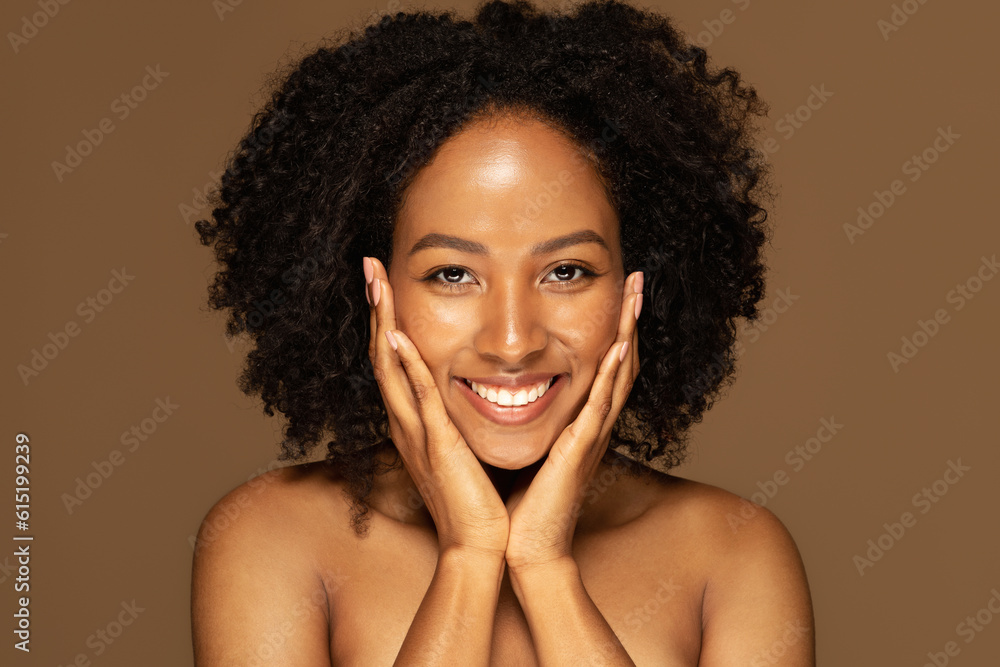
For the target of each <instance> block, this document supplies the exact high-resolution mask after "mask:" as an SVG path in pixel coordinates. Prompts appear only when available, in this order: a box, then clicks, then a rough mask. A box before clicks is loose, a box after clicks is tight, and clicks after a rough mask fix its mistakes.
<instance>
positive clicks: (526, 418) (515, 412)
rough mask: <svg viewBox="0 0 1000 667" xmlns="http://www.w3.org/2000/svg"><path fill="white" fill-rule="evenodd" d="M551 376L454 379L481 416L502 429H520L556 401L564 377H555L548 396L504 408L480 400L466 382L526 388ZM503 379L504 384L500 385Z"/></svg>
mask: <svg viewBox="0 0 1000 667" xmlns="http://www.w3.org/2000/svg"><path fill="white" fill-rule="evenodd" d="M550 377H553V376H552V375H546V374H544V373H542V374H539V373H536V374H534V375H521V376H518V377H515V378H504V377H500V376H496V377H484V378H465V379H463V378H460V377H455V378H454V379H453V381H454V382H455V384H456V385H458V388H459V391H461V392H462V395H463V396H465V398H466V400H468V401H469V402H470V403H472V407H474V408H475V409H476V411H477V412H479V414H481V415H482V416H484V417H486V418H487V419H489V420H490V421H492V422H495V423H497V424H500V425H502V426H520V425H521V424H527V423H529V422H531V421H534V420H535V419H537V418H538V417H539V416H540V415H541V414H542V413H543V412H545V410H546V408H548V407H549V405H550V404H551V403H552V401H554V400H555V398H556V394H558V393H559V391H560V390H561V389H562V386H563V385H564V384H566V382H565V375H564V374H562V373H560V374H559V375H556V376H555V380H553V381H552V386H550V387H549V388H548V390H546V392H545V395H543V396H542V397H541V398H539V399H538V400H536V401H535V402H534V403H528V404H527V405H519V406H516V407H515V406H508V407H505V406H502V405H497V404H495V403H490V402H489V401H487V400H486V399H484V398H481V397H480V396H479V394H477V393H475V392H474V391H472V387H470V386H469V385H467V384H465V380H466V379H468V380H471V381H472V382H475V383H476V384H495V385H499V386H506V387H523V386H525V385H527V384H533V383H535V382H542V381H543V380H548V379H549V378H550ZM497 380H501V382H497Z"/></svg>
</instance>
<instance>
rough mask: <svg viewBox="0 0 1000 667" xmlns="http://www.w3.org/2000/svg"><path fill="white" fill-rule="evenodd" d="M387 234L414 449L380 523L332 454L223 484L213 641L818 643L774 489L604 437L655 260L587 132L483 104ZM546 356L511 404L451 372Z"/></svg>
mask: <svg viewBox="0 0 1000 667" xmlns="http://www.w3.org/2000/svg"><path fill="white" fill-rule="evenodd" d="M554 184H558V186H556V185H554ZM543 192H545V193H548V194H549V196H550V198H549V199H545V198H540V197H539V195H540V193H543ZM552 193H556V194H555V195H553V194H552ZM530 202H543V203H544V202H549V203H548V204H546V205H545V206H540V207H538V208H534V209H533V208H531V207H530V206H527V205H526V203H530ZM526 212H530V215H526ZM595 237H596V239H599V240H598V241H595V240H594V239H595ZM557 239H563V241H562V242H561V243H552V242H553V241H554V240H557ZM587 239H589V240H587ZM574 241H575V242H574ZM546 244H548V245H546ZM532 251H537V252H532ZM392 257H393V260H392V262H391V266H390V267H389V269H388V271H387V269H386V267H384V266H383V265H382V264H381V263H380V262H379V261H378V260H377V259H372V258H365V262H364V266H363V267H362V269H363V270H364V273H365V278H366V284H367V293H366V296H367V298H368V300H369V304H370V306H371V322H370V325H371V329H372V336H371V343H370V348H369V357H370V359H371V361H372V364H373V368H374V369H375V377H376V380H377V382H378V384H379V388H380V391H381V394H382V397H383V401H384V403H385V406H386V410H387V412H388V414H389V426H390V434H391V436H392V440H393V443H394V445H395V447H396V449H397V451H398V452H399V455H400V456H401V458H402V459H403V462H404V469H402V470H398V471H395V472H391V473H388V474H386V475H384V476H382V477H381V478H379V479H378V480H376V487H375V489H374V490H373V493H372V496H371V499H370V500H371V507H372V509H373V516H372V526H371V530H370V533H369V536H368V537H367V538H365V539H363V540H361V539H359V538H357V537H356V536H355V535H354V534H353V533H352V532H351V530H350V528H349V526H347V525H346V524H347V519H346V518H347V515H348V503H346V502H345V500H344V498H343V497H341V495H340V494H339V493H335V492H334V491H340V490H342V489H343V484H342V483H341V482H340V480H338V479H337V478H336V477H335V476H334V475H331V474H330V472H329V470H328V469H327V468H324V467H322V466H318V465H316V464H311V465H303V466H293V467H292V468H289V469H284V470H278V471H274V472H273V473H268V474H266V475H263V476H261V477H259V478H255V479H254V480H252V481H251V482H249V483H248V484H245V485H243V486H241V487H239V488H238V489H236V490H234V491H233V492H232V493H230V494H229V495H228V496H227V497H226V498H224V499H223V500H222V501H220V502H219V503H218V504H217V505H216V507H215V508H213V510H212V511H211V512H210V513H209V515H208V516H207V517H206V519H205V522H204V523H203V525H202V529H201V531H200V533H199V546H198V549H197V550H196V554H195V568H194V577H193V579H194V581H193V599H192V608H193V622H194V640H195V655H196V662H197V664H198V665H213V666H214V665H237V664H239V665H244V664H268V665H330V664H365V665H377V664H386V665H388V664H397V665H411V664H421V665H430V664H442V665H445V664H447V665H450V664H462V665H465V664H470V665H490V664H496V665H504V664H511V665H522V664H524V665H530V664H540V665H563V664H566V665H570V664H573V665H576V664H602V665H632V664H640V665H645V664H649V665H702V666H704V667H717V666H722V665H736V664H745V665H755V664H761V665H765V664H766V665H793V666H796V667H800V666H807V665H813V664H814V662H815V661H814V639H813V619H812V609H811V603H810V600H809V592H808V585H807V583H806V578H805V572H804V569H803V567H802V563H801V559H800V558H799V555H798V551H797V549H796V548H795V545H794V542H793V541H792V539H791V537H790V536H789V535H788V532H787V531H786V530H785V529H784V527H783V526H782V525H781V523H780V522H779V521H778V520H777V519H776V518H775V517H774V515H773V514H771V513H770V512H769V511H767V510H766V509H764V508H761V507H756V506H752V511H750V512H748V504H747V503H746V501H743V500H742V499H740V498H738V497H737V496H735V495H733V494H730V493H728V492H725V491H722V490H721V489H716V488H715V487H711V486H708V485H704V484H698V483H695V482H690V481H687V480H682V479H680V478H677V477H673V476H669V475H661V474H659V473H655V472H652V471H650V472H649V473H648V474H646V475H644V476H643V477H642V478H639V479H633V478H629V477H627V476H618V475H616V474H615V471H614V470H612V469H610V467H609V466H608V465H607V464H604V463H603V462H602V461H601V457H602V454H603V453H604V451H605V450H606V448H607V447H608V445H609V442H610V436H611V427H612V425H613V424H614V421H615V419H616V418H617V416H618V414H619V413H620V411H621V408H622V406H623V405H624V403H625V400H626V398H627V396H628V394H629V392H630V391H631V389H632V386H633V382H634V380H635V377H636V375H637V373H638V370H639V356H638V355H639V349H638V348H639V345H638V334H637V329H636V321H637V318H638V317H639V316H640V313H641V308H642V289H643V284H642V283H643V277H642V274H641V273H638V272H637V273H633V274H631V275H629V276H628V277H627V278H626V277H625V276H624V275H623V272H622V267H621V252H620V243H619V239H618V221H617V218H616V216H615V214H614V211H613V209H612V208H611V206H610V204H609V203H608V201H607V198H606V196H605V195H604V191H603V189H602V187H601V185H600V182H599V180H598V178H597V176H596V172H595V171H594V170H593V167H591V166H590V164H589V162H588V161H587V160H586V159H585V158H583V157H582V155H581V153H580V152H579V151H578V150H576V149H575V147H574V145H573V144H572V143H571V142H569V141H568V140H567V139H566V138H565V137H563V136H561V135H560V134H558V133H556V132H554V131H553V130H551V129H549V128H548V127H546V126H544V125H542V124H540V123H538V122H537V121H530V120H524V119H504V120H503V121H502V122H496V123H484V124H476V125H472V126H470V127H467V128H465V129H464V130H463V131H462V132H461V133H459V134H457V135H455V136H454V137H452V138H450V139H449V140H448V141H447V142H446V143H445V144H444V145H443V146H442V147H441V149H440V150H439V151H438V153H437V155H436V156H435V159H434V161H433V162H432V163H431V164H429V165H427V166H426V167H425V168H424V169H423V170H422V171H421V172H420V173H419V174H418V175H417V178H416V179H415V180H414V182H413V183H412V184H411V186H410V188H409V189H408V190H407V192H406V198H405V201H404V205H403V207H402V209H401V211H400V215H399V218H398V220H397V225H396V228H395V230H394V238H393V254H392ZM572 267H578V268H572ZM563 278H566V279H565V280H563ZM540 372H544V373H545V374H553V375H555V374H561V375H562V376H563V382H564V384H563V386H562V387H561V389H560V391H559V393H558V394H557V395H555V399H554V400H553V401H552V403H551V404H550V405H549V406H548V407H547V408H546V410H545V412H544V413H543V414H542V415H541V416H540V417H539V418H537V419H535V420H533V421H532V422H529V423H528V424H522V425H518V426H502V425H499V424H496V423H494V422H492V421H490V420H488V419H486V418H485V417H483V415H481V414H479V412H478V411H476V410H475V409H474V407H473V406H472V405H471V404H470V403H469V401H470V399H469V397H468V395H467V394H465V393H463V391H462V388H461V386H460V385H459V383H460V382H462V380H461V379H460V378H463V377H480V376H490V375H515V376H516V375H519V374H522V373H540ZM472 400H475V399H472ZM608 479H613V480H614V481H613V482H611V483H610V484H609V483H606V482H600V481H599V480H608ZM255 484H256V486H253V485H255ZM415 495H416V496H418V497H419V499H420V502H418V503H411V502H410V501H411V500H412V499H413V498H414V497H415ZM734 516H736V517H744V518H742V519H740V521H741V523H739V524H738V525H737V526H736V527H734V524H733V523H732V520H731V519H730V517H734ZM654 582H655V583H654ZM657 586H658V587H657ZM654 589H655V590H654ZM379 591H384V592H383V593H382V594H381V595H380V594H379ZM372 628H374V629H372ZM376 630H377V633H376ZM366 633H375V634H370V635H369V634H366ZM262 637H271V641H269V642H264V643H262V640H261V638H262Z"/></svg>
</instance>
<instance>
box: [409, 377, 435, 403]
mask: <svg viewBox="0 0 1000 667" xmlns="http://www.w3.org/2000/svg"><path fill="white" fill-rule="evenodd" d="M411 386H412V387H413V396H414V398H416V399H417V401H418V402H420V403H423V402H425V401H426V400H427V399H428V397H429V396H430V395H431V389H432V387H428V386H427V385H425V384H424V383H422V382H414V383H412V385H411Z"/></svg>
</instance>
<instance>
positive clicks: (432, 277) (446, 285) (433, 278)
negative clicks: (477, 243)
mask: <svg viewBox="0 0 1000 667" xmlns="http://www.w3.org/2000/svg"><path fill="white" fill-rule="evenodd" d="M564 267H569V268H573V269H579V270H580V272H581V273H583V276H582V277H581V278H578V279H576V280H556V281H555V282H556V283H557V284H564V285H566V284H568V285H575V284H577V283H579V282H580V281H582V280H584V279H587V278H594V277H596V276H597V274H596V273H594V272H593V271H591V270H590V269H588V268H587V267H585V266H583V265H582V264H577V263H575V262H563V263H562V264H560V265H559V266H557V267H555V268H554V269H552V271H549V273H552V272H554V271H557V270H559V269H561V268H564ZM449 270H458V271H461V272H462V273H464V274H465V275H468V273H469V272H468V271H466V270H465V269H463V268H462V267H460V266H445V267H443V268H440V269H438V270H437V271H435V272H433V273H431V274H429V275H428V276H427V277H426V278H424V281H425V282H430V283H435V284H437V285H439V286H440V287H442V288H443V289H445V290H448V291H450V292H457V291H459V290H461V289H464V288H465V286H466V285H469V284H470V283H450V282H448V281H445V280H438V278H437V277H438V276H439V275H441V274H442V273H444V272H445V271H449Z"/></svg>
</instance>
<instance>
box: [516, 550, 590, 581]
mask: <svg viewBox="0 0 1000 667" xmlns="http://www.w3.org/2000/svg"><path fill="white" fill-rule="evenodd" d="M507 571H508V572H509V573H510V578H511V581H513V580H514V579H518V580H522V581H527V580H536V579H537V580H543V581H544V580H552V579H564V578H566V577H571V576H579V573H580V568H579V566H578V565H577V563H576V559H574V558H573V557H572V556H570V555H564V556H557V557H553V558H548V559H544V560H543V559H538V560H523V559H517V560H515V561H514V562H511V560H507Z"/></svg>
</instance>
